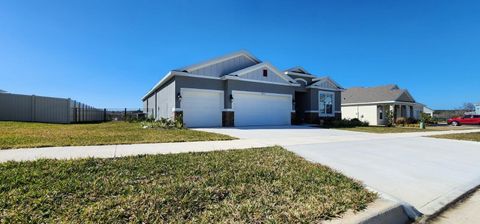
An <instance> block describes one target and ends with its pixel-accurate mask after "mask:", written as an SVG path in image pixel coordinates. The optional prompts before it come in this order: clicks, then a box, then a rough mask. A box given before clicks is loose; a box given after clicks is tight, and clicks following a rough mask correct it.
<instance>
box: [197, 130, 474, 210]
mask: <svg viewBox="0 0 480 224" xmlns="http://www.w3.org/2000/svg"><path fill="white" fill-rule="evenodd" d="M201 130H204V131H210V132H217V133H223V134H227V135H231V136H235V137H238V138H240V139H249V140H253V141H256V142H261V143H265V144H275V145H280V146H283V147H285V148H286V149H288V150H290V151H293V152H295V153H297V154H298V155H300V156H302V157H304V158H306V159H308V160H311V161H314V162H318V163H321V164H324V165H327V166H329V167H331V168H333V169H336V170H339V171H340V172H342V173H344V174H345V175H347V176H350V177H352V178H355V179H357V180H360V181H362V182H363V183H364V184H365V185H366V186H367V187H368V188H370V189H372V190H374V191H377V192H379V194H380V195H381V196H382V197H384V198H387V199H391V200H395V201H398V202H400V203H403V204H404V205H405V207H406V208H407V212H410V214H409V215H410V216H414V215H415V211H416V212H420V213H422V214H425V215H431V214H433V213H435V212H437V211H438V210H439V209H441V208H442V207H444V206H445V205H446V204H448V203H450V202H451V201H452V200H454V199H456V198H457V197H458V196H460V195H462V194H463V193H465V192H467V191H468V190H470V189H472V188H473V187H475V186H477V185H480V166H479V164H480V143H478V142H467V141H456V140H443V139H435V138H428V137H422V136H426V135H435V134H445V132H428V133H427V132H425V133H400V134H370V133H360V132H351V131H341V130H332V129H319V128H311V127H303V126H292V127H259V128H226V129H201ZM471 131H472V130H470V131H460V132H471ZM476 131H480V130H476ZM456 132H457V133H458V132H459V131H456ZM408 208H412V209H410V210H409V209H408ZM417 215H418V214H417Z"/></svg>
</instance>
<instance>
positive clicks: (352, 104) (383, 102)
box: [341, 101, 419, 106]
mask: <svg viewBox="0 0 480 224" xmlns="http://www.w3.org/2000/svg"><path fill="white" fill-rule="evenodd" d="M375 104H409V105H418V104H419V103H416V102H406V101H376V102H361V103H342V104H341V105H342V106H357V105H375Z"/></svg>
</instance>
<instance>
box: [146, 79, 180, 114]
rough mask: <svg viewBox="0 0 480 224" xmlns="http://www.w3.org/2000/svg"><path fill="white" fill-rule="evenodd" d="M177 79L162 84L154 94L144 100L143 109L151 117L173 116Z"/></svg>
mask: <svg viewBox="0 0 480 224" xmlns="http://www.w3.org/2000/svg"><path fill="white" fill-rule="evenodd" d="M175 93H176V91H175V79H171V80H169V81H168V82H166V83H165V84H164V85H162V86H160V88H158V89H157V90H156V91H155V92H154V93H153V94H151V95H150V96H149V97H148V98H147V99H146V100H144V101H143V106H144V108H143V111H144V112H146V113H147V117H149V118H155V119H160V118H172V117H173V109H174V108H175V98H176V95H175Z"/></svg>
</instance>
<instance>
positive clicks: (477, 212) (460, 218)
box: [431, 190, 480, 224]
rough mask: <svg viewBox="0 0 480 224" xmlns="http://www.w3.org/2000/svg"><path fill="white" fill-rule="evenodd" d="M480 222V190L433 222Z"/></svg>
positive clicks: (463, 223)
mask: <svg viewBox="0 0 480 224" xmlns="http://www.w3.org/2000/svg"><path fill="white" fill-rule="evenodd" d="M478 222H480V190H477V191H476V192H475V193H473V194H472V195H470V197H468V198H466V199H465V200H463V201H461V202H459V203H458V204H456V205H454V206H453V207H451V208H450V209H448V210H447V211H445V212H443V213H442V214H440V215H439V216H438V217H436V218H435V219H434V220H432V222H431V223H432V224H469V223H478Z"/></svg>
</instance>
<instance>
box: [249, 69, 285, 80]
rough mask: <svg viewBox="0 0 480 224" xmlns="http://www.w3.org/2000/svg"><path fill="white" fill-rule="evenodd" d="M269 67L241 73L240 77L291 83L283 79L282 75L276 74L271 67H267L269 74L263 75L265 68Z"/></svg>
mask: <svg viewBox="0 0 480 224" xmlns="http://www.w3.org/2000/svg"><path fill="white" fill-rule="evenodd" d="M264 69H267V68H260V69H256V70H254V71H251V72H248V73H246V74H243V75H241V76H240V77H242V78H244V79H252V80H259V81H266V82H278V83H289V82H287V81H286V80H285V79H282V78H281V77H280V76H278V75H276V74H275V72H273V71H272V70H270V69H267V76H266V77H265V76H263V70H264Z"/></svg>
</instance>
